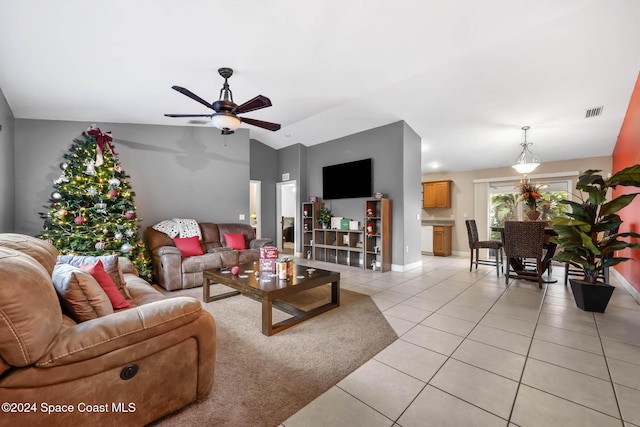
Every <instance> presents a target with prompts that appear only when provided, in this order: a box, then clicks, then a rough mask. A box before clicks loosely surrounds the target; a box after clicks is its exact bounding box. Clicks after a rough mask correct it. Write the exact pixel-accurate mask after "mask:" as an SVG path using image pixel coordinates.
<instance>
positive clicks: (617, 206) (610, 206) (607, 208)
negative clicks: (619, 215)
mask: <svg viewBox="0 0 640 427" xmlns="http://www.w3.org/2000/svg"><path fill="white" fill-rule="evenodd" d="M637 195H638V193H634V194H623V195H622V196H619V197H616V198H615V199H613V200H611V201H610V202H607V203H603V205H602V207H601V208H600V215H601V216H606V215H611V214H614V213H616V212H618V211H619V210H621V209H622V208H624V207H626V206H628V205H629V204H630V203H631V202H633V199H635V197H636V196H637Z"/></svg>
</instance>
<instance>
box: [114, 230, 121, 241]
mask: <svg viewBox="0 0 640 427" xmlns="http://www.w3.org/2000/svg"><path fill="white" fill-rule="evenodd" d="M113 238H114V239H116V240H122V233H120V232H118V233H116V234H114V235H113Z"/></svg>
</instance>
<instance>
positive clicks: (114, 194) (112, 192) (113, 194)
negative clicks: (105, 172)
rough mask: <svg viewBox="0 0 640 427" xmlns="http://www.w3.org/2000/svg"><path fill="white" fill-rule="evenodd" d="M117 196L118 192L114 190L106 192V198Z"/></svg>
mask: <svg viewBox="0 0 640 427" xmlns="http://www.w3.org/2000/svg"><path fill="white" fill-rule="evenodd" d="M117 195H118V192H117V191H116V189H115V188H112V189H111V190H109V191H107V196H109V197H116V196H117Z"/></svg>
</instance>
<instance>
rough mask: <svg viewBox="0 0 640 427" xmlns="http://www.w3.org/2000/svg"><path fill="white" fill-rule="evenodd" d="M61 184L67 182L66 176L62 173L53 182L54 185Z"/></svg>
mask: <svg viewBox="0 0 640 427" xmlns="http://www.w3.org/2000/svg"><path fill="white" fill-rule="evenodd" d="M63 182H69V178H67V175H65V173H64V172H62V173H61V174H60V176H59V177H58V178H56V179H54V180H53V183H54V184H55V185H58V184H62V183H63Z"/></svg>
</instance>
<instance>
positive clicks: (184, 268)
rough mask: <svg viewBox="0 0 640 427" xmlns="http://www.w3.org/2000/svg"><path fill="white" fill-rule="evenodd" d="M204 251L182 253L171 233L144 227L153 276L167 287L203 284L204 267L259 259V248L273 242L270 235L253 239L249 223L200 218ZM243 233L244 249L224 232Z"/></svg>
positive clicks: (173, 288) (254, 235)
mask: <svg viewBox="0 0 640 427" xmlns="http://www.w3.org/2000/svg"><path fill="white" fill-rule="evenodd" d="M198 225H199V226H200V233H201V235H202V246H203V251H205V250H206V252H205V254H204V255H196V256H190V257H183V256H182V252H180V250H179V249H178V248H177V247H176V246H175V243H174V241H173V239H172V238H171V237H169V236H168V235H166V234H165V233H163V232H160V231H157V230H155V229H154V228H153V227H147V229H146V231H145V240H146V244H147V248H148V249H149V251H150V252H151V262H152V265H153V274H154V277H155V280H156V281H157V282H158V284H159V285H160V286H162V287H163V288H165V289H166V290H168V291H173V290H176V289H186V288H194V287H197V286H202V283H203V280H204V276H203V274H202V272H203V271H204V270H208V269H212V268H220V267H226V266H230V265H235V264H244V263H248V262H254V261H258V260H259V259H260V248H261V247H263V246H268V245H270V244H272V243H273V240H271V239H256V234H255V230H254V229H253V227H251V226H250V225H248V224H214V223H210V222H201V223H199V224H198ZM225 233H226V234H242V235H243V237H244V243H245V249H239V250H233V249H232V248H230V247H228V246H227V243H226V241H225V238H224V235H225Z"/></svg>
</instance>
